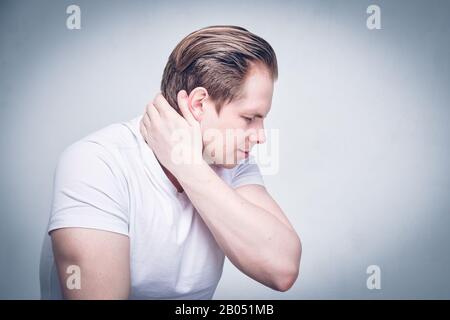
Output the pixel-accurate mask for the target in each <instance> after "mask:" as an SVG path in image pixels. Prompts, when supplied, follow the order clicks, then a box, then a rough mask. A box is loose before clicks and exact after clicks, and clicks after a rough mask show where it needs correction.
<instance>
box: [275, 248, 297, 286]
mask: <svg viewBox="0 0 450 320" xmlns="http://www.w3.org/2000/svg"><path fill="white" fill-rule="evenodd" d="M301 254H302V246H301V242H300V239H299V241H298V248H297V250H296V254H295V259H294V262H291V263H290V264H289V265H290V267H289V268H284V270H283V271H282V272H279V273H278V274H279V277H278V279H277V280H276V281H275V288H274V289H275V290H277V291H281V292H286V291H288V290H289V289H290V288H292V286H293V285H294V283H295V282H296V281H297V278H298V275H299V271H300V258H301Z"/></svg>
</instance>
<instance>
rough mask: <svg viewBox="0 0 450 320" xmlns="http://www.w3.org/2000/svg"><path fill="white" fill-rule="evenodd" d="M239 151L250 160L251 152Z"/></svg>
mask: <svg viewBox="0 0 450 320" xmlns="http://www.w3.org/2000/svg"><path fill="white" fill-rule="evenodd" d="M239 151H240V152H242V153H243V154H244V156H245V157H246V158H248V156H249V155H250V151H245V150H241V149H239Z"/></svg>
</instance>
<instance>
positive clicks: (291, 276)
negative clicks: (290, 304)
mask: <svg viewBox="0 0 450 320" xmlns="http://www.w3.org/2000/svg"><path fill="white" fill-rule="evenodd" d="M298 274H299V268H298V265H297V268H295V269H294V270H293V271H289V272H285V273H284V274H283V276H280V277H279V278H278V279H277V281H276V282H275V288H274V289H275V290H277V291H281V292H286V291H288V290H289V289H290V288H292V286H293V285H294V283H295V282H296V281H297V278H298Z"/></svg>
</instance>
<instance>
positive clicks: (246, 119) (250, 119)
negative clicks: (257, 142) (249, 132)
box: [242, 117, 254, 122]
mask: <svg viewBox="0 0 450 320" xmlns="http://www.w3.org/2000/svg"><path fill="white" fill-rule="evenodd" d="M242 118H244V119H245V121H247V122H252V120H253V119H254V118H249V117H242Z"/></svg>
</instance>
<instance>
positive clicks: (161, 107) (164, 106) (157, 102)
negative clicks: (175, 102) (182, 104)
mask: <svg viewBox="0 0 450 320" xmlns="http://www.w3.org/2000/svg"><path fill="white" fill-rule="evenodd" d="M153 105H154V106H155V108H156V109H157V110H158V112H159V113H160V114H161V115H163V114H170V112H171V111H172V112H175V109H173V108H172V107H171V105H170V104H169V102H167V100H166V98H164V97H163V95H162V94H161V93H158V94H157V95H156V97H155V99H153Z"/></svg>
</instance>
